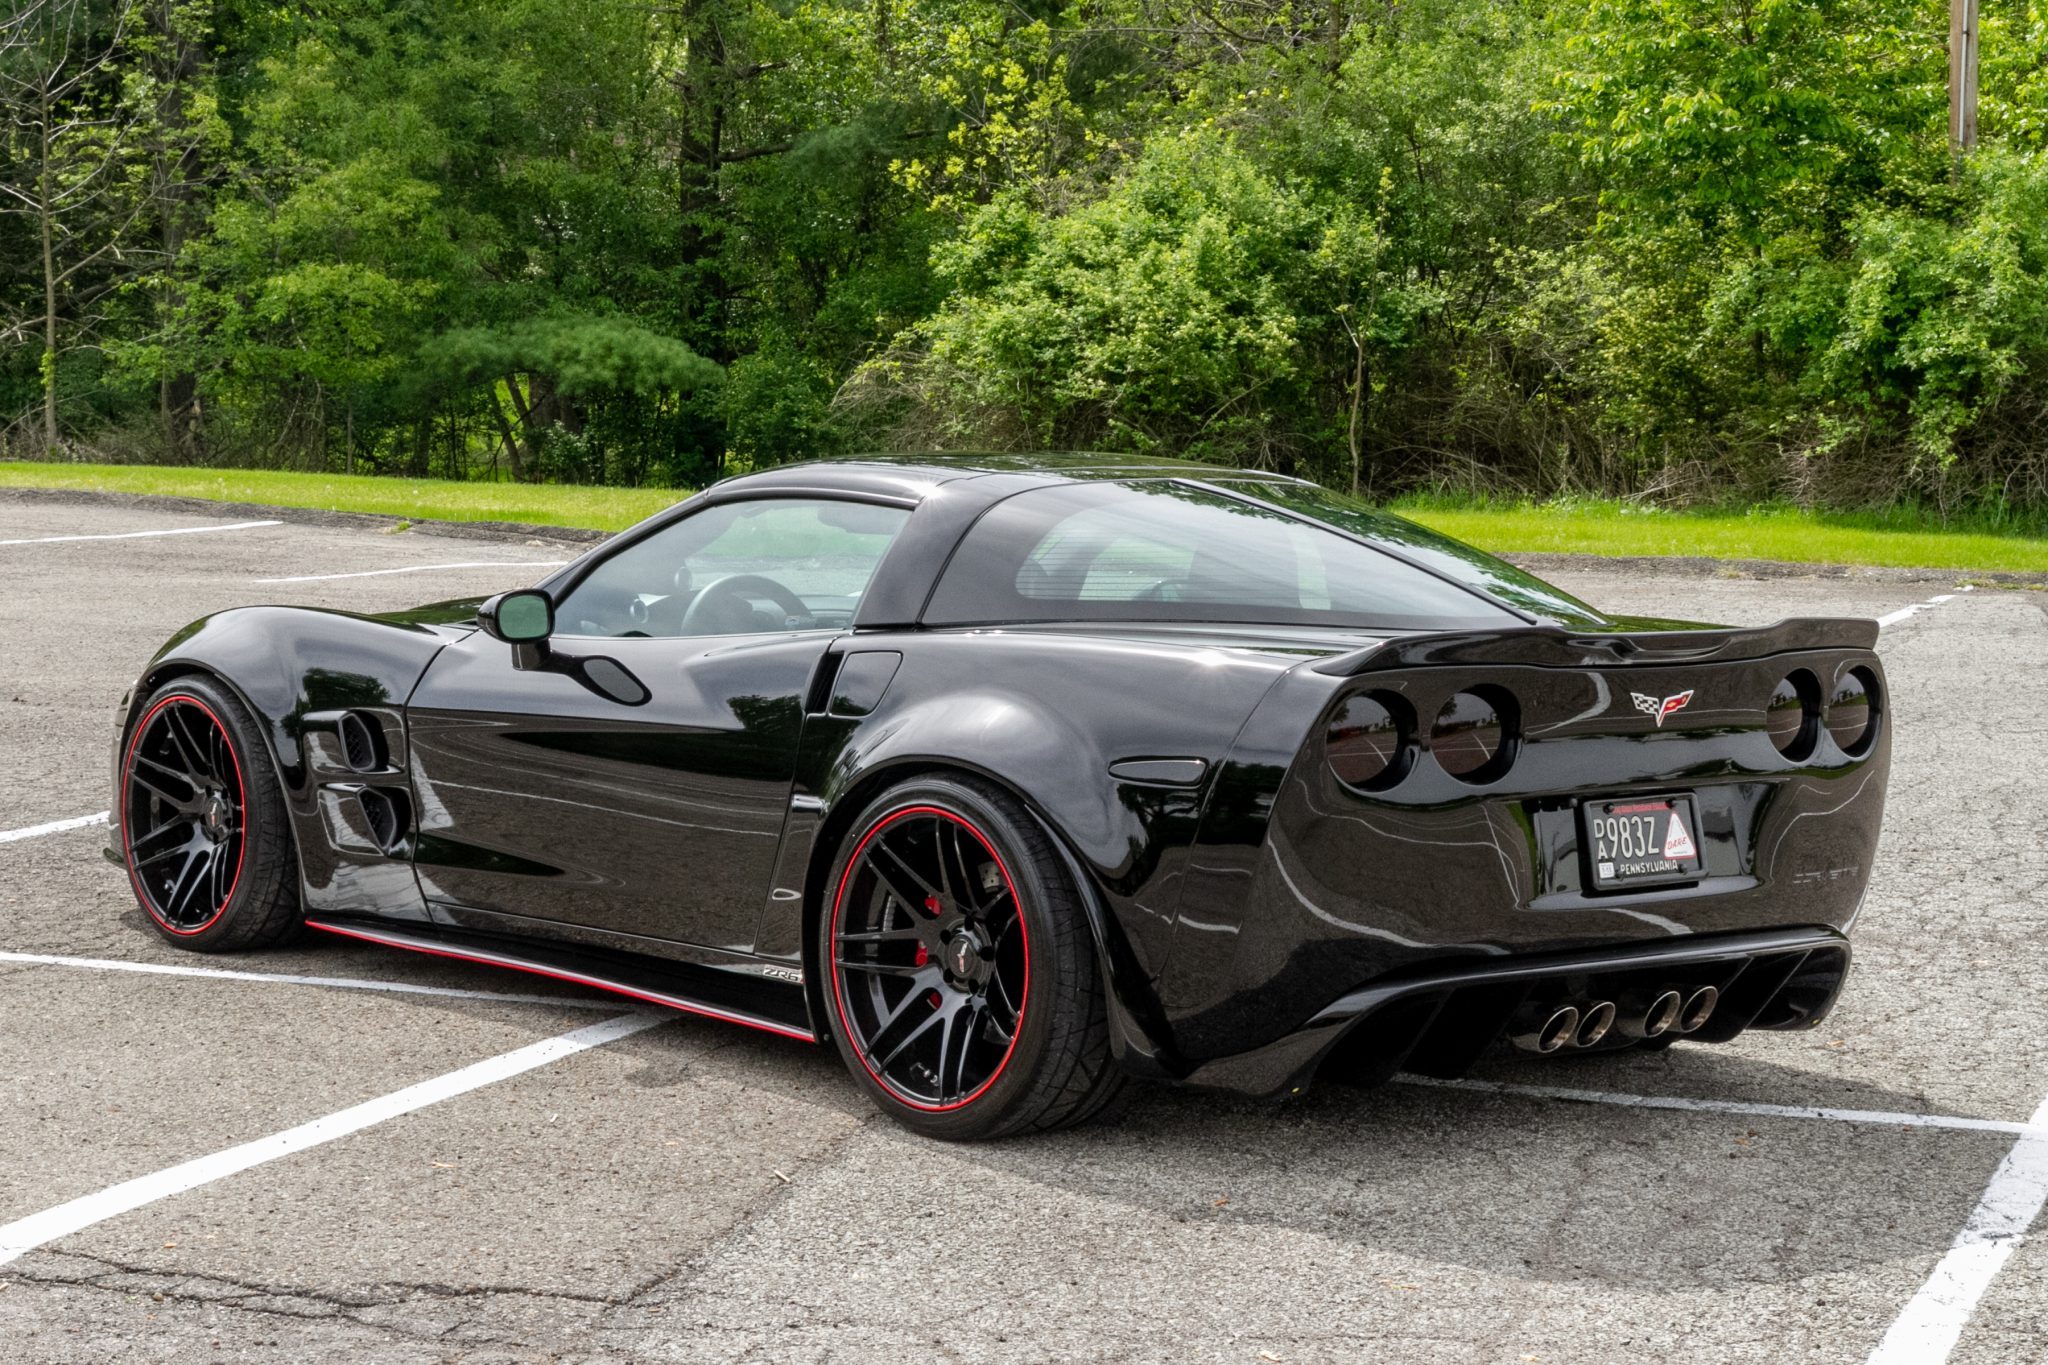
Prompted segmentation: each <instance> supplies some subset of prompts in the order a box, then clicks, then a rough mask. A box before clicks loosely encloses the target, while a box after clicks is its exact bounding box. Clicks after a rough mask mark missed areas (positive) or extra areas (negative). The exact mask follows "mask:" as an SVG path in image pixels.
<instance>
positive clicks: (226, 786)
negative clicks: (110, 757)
mask: <svg viewBox="0 0 2048 1365" xmlns="http://www.w3.org/2000/svg"><path fill="white" fill-rule="evenodd" d="M253 731H254V726H253V723H252V722H251V721H250V720H249V719H248V715H247V712H246V711H244V710H243V709H242V707H241V705H240V703H239V702H237V701H236V700H235V699H234V698H233V697H230V696H228V695H226V694H225V693H224V692H223V690H222V689H221V688H219V687H218V686H217V685H213V684H210V683H208V682H207V681H205V680H203V679H196V678H194V679H181V680H179V681H178V682H176V683H173V684H170V685H167V686H166V687H164V688H162V689H159V690H158V692H156V693H155V694H154V695H152V696H151V697H150V698H149V700H148V702H147V703H146V704H145V705H144V707H143V708H142V711H141V714H140V717H139V718H138V719H137V721H136V722H135V725H134V727H133V728H132V729H131V730H130V731H129V735H128V741H127V744H126V745H125V746H124V748H123V750H122V758H121V784H120V800H121V809H120V812H119V814H120V838H121V849H122V853H123V856H124V859H125V861H126V863H127V867H128V876H129V881H130V883H131V884H132V886H133V887H134V891H135V898H136V900H137V902H138V903H139V904H140V905H141V906H142V908H143V910H144V911H145V912H147V914H148V915H149V918H150V921H151V923H153V924H154V925H155V926H156V928H157V929H158V931H159V932H161V933H162V934H163V935H164V936H165V937H166V938H168V939H170V940H171V941H173V942H175V943H178V944H180V945H181V946H184V947H189V948H196V949H201V950H219V949H225V948H241V947H249V946H253V945H255V944H258V943H272V942H277V941H279V940H280V939H282V938H283V937H285V936H286V935H287V934H289V932H290V931H291V930H292V929H293V928H295V927H296V925H297V918H298V916H297V912H298V898H297V894H296V892H297V888H296V883H295V881H294V880H293V879H291V878H290V877H289V876H288V875H287V873H288V871H289V866H288V864H289V861H290V860H289V858H288V857H287V856H286V855H287V854H288V853H289V849H290V832H289V828H288V826H287V824H286V820H285V816H284V811H283V800H282V796H281V794H280V792H279V789H278V785H277V778H276V775H275V773H274V772H273V771H272V769H271V767H270V763H269V756H268V754H267V753H266V752H264V751H263V750H262V749H261V748H260V742H259V743H258V744H255V745H252V744H251V742H250V736H252V735H253ZM238 732H239V733H238ZM252 755H253V756H254V758H255V760H256V761H255V762H253V763H252V762H251V757H252Z"/></svg>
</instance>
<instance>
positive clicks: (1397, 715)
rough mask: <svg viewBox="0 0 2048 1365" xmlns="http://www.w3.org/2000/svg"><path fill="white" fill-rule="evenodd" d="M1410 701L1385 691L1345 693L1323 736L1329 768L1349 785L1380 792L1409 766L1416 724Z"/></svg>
mask: <svg viewBox="0 0 2048 1365" xmlns="http://www.w3.org/2000/svg"><path fill="white" fill-rule="evenodd" d="M1411 715H1412V713H1411V712H1410V711H1409V709H1408V703H1406V702H1404V701H1402V700H1401V699H1400V698H1399V697H1396V696H1393V695H1392V694H1390V693H1386V692H1366V693H1363V694H1361V695H1359V696H1356V697H1351V698H1348V699H1347V700H1346V701H1345V703H1344V705H1343V706H1342V707H1341V708H1340V709H1339V710H1338V712H1337V714H1336V716H1335V718H1334V719H1332V720H1331V721H1330V729H1329V732H1328V734H1326V735H1325V736H1324V738H1323V747H1324V751H1325V752H1326V753H1327V754H1328V755H1329V759H1330V771H1331V772H1333V773H1335V774H1336V775H1337V780H1338V781H1339V782H1342V783H1344V784H1345V785H1346V786H1348V787H1357V788H1360V789H1361V790H1364V791H1380V790H1383V789H1385V788H1387V787H1391V786H1393V785H1394V784H1395V783H1396V782H1399V781H1400V780H1401V778H1402V776H1403V775H1404V774H1405V773H1406V772H1407V771H1408V754H1409V751H1410V741H1411V740H1412V739H1413V738H1414V733H1415V727H1414V723H1413V721H1412V720H1411V719H1410V717H1411Z"/></svg>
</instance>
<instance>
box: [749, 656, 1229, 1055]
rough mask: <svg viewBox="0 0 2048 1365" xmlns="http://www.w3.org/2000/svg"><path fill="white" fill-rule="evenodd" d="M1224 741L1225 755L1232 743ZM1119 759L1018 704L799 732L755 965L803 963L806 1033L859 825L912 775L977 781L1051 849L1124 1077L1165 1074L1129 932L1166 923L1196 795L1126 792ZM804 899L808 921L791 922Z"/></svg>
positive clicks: (998, 701) (833, 721)
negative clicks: (828, 911)
mask: <svg viewBox="0 0 2048 1365" xmlns="http://www.w3.org/2000/svg"><path fill="white" fill-rule="evenodd" d="M1227 738H1228V736H1227V734H1226V735H1224V736H1223V741H1224V742H1227ZM1113 758H1114V756H1113V755H1111V754H1110V753H1108V752H1107V751H1106V750H1105V749H1104V748H1103V746H1102V744H1101V743H1100V742H1099V741H1098V740H1097V739H1096V738H1094V737H1093V736H1092V735H1091V734H1090V733H1089V731H1088V730H1087V728H1085V727H1082V726H1079V725H1076V724H1074V723H1073V722H1072V721H1071V720H1069V719H1068V718H1067V717H1065V716H1063V715H1061V714H1060V713H1058V712H1057V711H1055V710H1053V709H1052V708H1051V707H1048V706H1045V705H1043V704H1042V703H1039V702H1038V701H1036V700H1034V699H1033V698H1031V697H1029V696H1026V695H1024V694H1022V693H1019V692H1015V691H1009V690H1004V689H997V688H983V689H979V690H970V691H967V692H962V693H949V694H947V695H945V696H943V697H934V698H931V699H929V700H927V701H925V702H922V703H916V704H911V705H908V706H904V707H902V708H900V709H894V710H890V711H888V712H886V713H883V712H878V713H877V714H876V715H874V716H871V717H868V718H866V719H865V720H861V721H851V720H847V719H843V718H840V717H837V716H830V715H825V716H811V717H808V718H806V721H805V725H804V739H803V743H802V754H801V756H800V759H799V765H798V766H799V780H798V790H797V797H796V801H795V804H794V806H793V809H792V814H791V821H790V826H789V829H788V832H787V835H786V837H785V839H784V847H783V853H782V859H781V862H780V866H779V867H778V872H777V876H776V888H777V889H775V890H773V891H771V893H770V894H771V900H770V904H769V907H768V912H767V916H766V918H765V919H764V922H763V926H762V932H761V935H760V943H761V947H762V951H764V952H768V953H771V954H773V955H777V956H783V957H787V958H790V959H792V960H796V961H803V962H805V963H806V970H805V973H804V975H805V979H806V981H807V983H808V984H809V986H810V988H811V989H810V991H809V994H810V996H811V997H812V999H811V1005H812V1011H813V1016H814V1019H813V1021H814V1023H816V1022H819V1021H822V1020H825V1019H827V1018H828V1015H827V1012H826V1011H825V1010H824V1009H823V1006H822V1001H823V976H822V969H821V968H820V966H819V965H818V964H816V963H811V962H809V961H808V959H809V958H810V957H811V956H812V954H811V952H810V946H811V944H812V942H813V939H814V937H815V931H816V925H817V923H818V918H819V916H820V915H821V914H822V910H823V905H824V901H825V899H826V896H827V895H828V893H829V888H828V886H827V883H828V882H829V881H830V877H831V869H832V864H833V862H834V860H835V858H836V856H837V853H838V850H839V848H840V846H841V844H842V842H843V840H844V839H845V837H846V835H847V833H848V832H849V831H850V830H851V828H852V824H853V821H854V819H855V818H856V817H857V816H858V815H859V813H860V811H861V810H862V809H863V808H864V807H865V806H866V805H867V804H868V803H869V802H870V801H872V800H873V798H874V797H875V796H876V795H877V794H879V793H880V792H881V791H882V790H883V789H885V788H887V787H888V786H890V785H893V784H894V783H896V782H899V781H902V780H904V779H906V778H910V777H915V776H917V775H918V774H920V773H935V772H948V773H954V774H962V773H965V774H972V775H976V776H979V777H982V778H985V779H987V780H989V781H991V782H994V783H996V784H997V785H999V786H1001V787H1003V788H1004V789H1005V790H1007V791H1009V792H1010V793H1011V794H1012V795H1013V796H1015V797H1016V798H1017V799H1018V800H1019V801H1020V802H1021V803H1022V804H1023V805H1024V807H1025V808H1026V810H1027V811H1028V812H1029V814H1030V815H1031V817H1032V818H1033V819H1034V820H1036V821H1037V822H1038V824H1039V826H1040V827H1041V828H1042V829H1043V830H1044V831H1045V832H1046V834H1047V836H1048V837H1049V838H1050V839H1051V840H1052V842H1053V845H1054V847H1055V848H1056V849H1058V851H1059V854H1060V857H1061V858H1062V860H1063V861H1064V862H1066V864H1067V867H1068V871H1069V875H1070V876H1071V877H1072V879H1073V882H1074V885H1075V886H1076V887H1078V888H1079V889H1080V892H1081V897H1082V904H1083V906H1084V908H1085V911H1086V913H1087V916H1088V927H1089V931H1090V934H1091V936H1092V937H1093V939H1094V942H1095V948H1096V954H1097V960H1098V962H1099V963H1100V965H1101V968H1102V971H1103V975H1104V980H1105V982H1106V983H1107V985H1108V992H1107V994H1108V997H1109V1002H1108V1009H1109V1017H1110V1031H1111V1043H1112V1046H1113V1048H1114V1049H1115V1054H1116V1057H1117V1060H1118V1062H1119V1064H1120V1065H1122V1066H1124V1067H1125V1068H1126V1069H1127V1070H1130V1071H1132V1072H1135V1073H1138V1074H1155V1075H1164V1074H1171V1073H1172V1072H1173V1071H1175V1070H1176V1069H1177V1068H1176V1067H1175V1066H1174V1064H1173V1063H1171V1061H1170V1060H1169V1058H1170V1056H1171V1048H1170V1044H1169V1042H1168V1036H1167V1033H1166V1031H1165V1028H1164V1025H1163V1023H1162V1021H1161V1017H1160V1013H1159V1009H1158V1005H1157V1002H1156V999H1155V996H1154V993H1153V989H1152V981H1151V972H1150V971H1149V970H1148V968H1147V966H1146V964H1145V960H1144V950H1145V945H1144V944H1143V943H1142V942H1141V941H1139V940H1137V939H1136V938H1135V937H1134V935H1133V933H1132V932H1131V930H1132V927H1133V924H1134V922H1136V923H1137V924H1139V925H1142V924H1144V923H1147V922H1150V923H1154V924H1161V925H1163V924H1164V923H1166V922H1167V920H1168V919H1169V918H1170V910H1171V898H1172V896H1173V895H1174V894H1177V890H1178V882H1177V880H1176V879H1175V878H1174V877H1173V876H1171V875H1168V869H1170V867H1171V866H1173V865H1177V855H1178V854H1179V853H1181V852H1184V850H1185V848H1186V846H1187V845H1188V844H1189V843H1190V842H1191V841H1192V839H1193V834H1194V828H1195V823H1196V820H1197V818H1198V815H1199V811H1200V802H1201V794H1202V790H1203V789H1202V787H1201V786H1199V785H1196V786H1175V787H1168V786H1161V785H1156V784H1146V783H1130V782H1120V781H1118V780H1117V779H1116V778H1114V777H1112V776H1111V775H1110V773H1109V771H1108V769H1109V765H1110V763H1111V762H1112V761H1113ZM799 891H800V893H801V904H802V906H803V914H802V916H801V917H800V918H799V917H798V916H796V915H793V914H791V913H790V911H791V910H793V909H794V908H795V904H796V903H797V901H798V899H799V894H798V893H799Z"/></svg>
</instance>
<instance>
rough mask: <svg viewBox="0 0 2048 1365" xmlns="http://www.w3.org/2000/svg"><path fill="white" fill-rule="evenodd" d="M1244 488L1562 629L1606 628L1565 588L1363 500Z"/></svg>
mask: <svg viewBox="0 0 2048 1365" xmlns="http://www.w3.org/2000/svg"><path fill="white" fill-rule="evenodd" d="M1242 486H1243V488H1244V490H1245V492H1247V493H1248V494H1250V495H1251V496H1253V497H1258V498H1263V499H1265V500H1266V501H1268V502H1274V503H1278V504H1280V505H1281V506H1282V507H1285V508H1287V509H1289V510H1290V511H1298V512H1300V513H1302V514H1303V515H1305V516H1311V517H1314V518H1315V519H1316V520H1318V521H1327V522H1329V523H1330V524H1331V525H1332V526H1336V527H1340V528H1342V529H1343V530H1346V531H1350V532H1351V533H1352V534H1354V535H1360V536H1364V537H1365V538H1366V539H1368V540H1371V541H1375V542H1377V543H1379V544H1382V545H1386V546H1389V547H1390V548H1392V549H1395V550H1398V551H1399V552H1400V553H1402V554H1404V555H1406V556H1408V557H1409V558H1410V559H1415V560H1419V561H1421V562H1422V563H1424V564H1427V565H1428V566H1429V567H1430V568H1432V569H1435V570H1436V571H1437V572H1438V573H1442V574H1447V575H1449V576H1450V577H1452V578H1455V579H1458V580H1459V581H1460V582H1464V583H1470V584H1471V585H1472V586H1474V587H1476V588H1478V589H1480V590H1481V591H1483V592H1485V593H1487V594H1489V595H1491V596H1493V597H1496V598H1499V599H1500V600H1501V601H1503V602H1506V603H1508V604H1509V605H1511V606H1516V607H1520V608H1521V609H1522V610H1524V611H1527V612H1530V613H1533V614H1534V615H1537V616H1542V617H1545V618H1547V619H1549V620H1552V621H1556V622H1558V623H1559V624H1560V625H1568V626H1577V627H1585V628H1593V629H1597V628H1599V627H1602V626H1605V625H1608V624H1609V620H1608V618H1607V617H1606V616H1604V615H1602V614H1601V613H1600V612H1598V611H1595V610H1594V609H1593V608H1592V607H1589V606H1587V605H1586V604H1585V603H1584V602H1581V601H1580V600H1579V599H1578V598H1576V597H1574V596H1572V595H1571V594H1570V593H1568V592H1566V591H1565V590H1564V589H1562V588H1557V587H1553V586H1551V585H1550V584H1548V583H1546V582H1544V581H1543V580H1542V579H1540V578H1538V577H1536V575H1534V574H1532V573H1529V572H1527V571H1525V570H1522V569H1518V568H1516V567H1515V566H1514V565H1512V564H1510V563H1508V562H1507V561H1506V560H1504V559H1496V558H1495V557H1494V556H1492V555H1490V554H1488V553H1486V551H1484V550H1480V549H1476V548H1474V547H1473V546H1470V545H1467V544H1465V543H1464V542H1463V541H1460V540H1453V539H1451V538H1450V537H1449V536H1446V535H1440V534H1438V533H1437V532H1435V531H1432V530H1430V529H1429V528H1428V527H1426V526H1418V525H1416V524H1415V523H1414V522H1412V521H1409V520H1407V519H1406V518H1404V517H1397V516H1394V515H1392V514H1391V513H1388V512H1382V511H1380V510H1378V509H1377V508H1375V507H1373V506H1372V505H1371V504H1369V503H1367V502H1365V501H1363V500H1362V499H1359V498H1353V497H1350V496H1348V495H1346V494H1343V493H1337V492H1333V491H1332V490H1330V489H1327V488H1319V487H1316V486H1315V485H1312V484H1298V483H1284V484H1283V483H1275V482H1269V481H1268V482H1256V483H1254V482H1247V483H1245V484H1244V485H1242Z"/></svg>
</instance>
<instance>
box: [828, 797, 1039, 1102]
mask: <svg viewBox="0 0 2048 1365" xmlns="http://www.w3.org/2000/svg"><path fill="white" fill-rule="evenodd" d="M912 815H936V816H938V817H940V818H941V819H945V820H951V821H952V822H953V823H954V824H956V825H958V826H960V827H961V828H962V829H964V830H966V831H967V832H968V833H969V834H971V835H973V836H974V841H975V842H976V843H978V844H980V845H981V846H982V848H983V849H985V850H986V851H987V852H988V856H989V858H990V859H991V860H992V861H993V862H994V863H995V865H996V870H997V871H998V872H1000V873H1002V874H1003V885H1004V886H1005V887H1007V888H1008V889H1009V892H1010V903H1011V904H1013V905H1015V906H1016V907H1017V933H1018V934H1019V936H1020V937H1021V939H1022V942H1023V945H1024V988H1023V991H1022V993H1021V998H1020V999H1019V1000H1018V1001H1017V1025H1016V1029H1015V1031H1014V1032H1013V1033H1011V1035H1010V1045H1009V1047H1007V1048H1005V1049H1004V1050H1003V1059H1002V1060H1001V1061H999V1062H997V1063H996V1069H995V1070H994V1071H991V1072H989V1073H988V1079H987V1080H985V1081H983V1082H982V1083H981V1084H980V1085H978V1086H976V1087H974V1090H973V1091H972V1092H971V1093H969V1094H967V1095H965V1096H962V1097H961V1098H960V1099H957V1100H955V1101H953V1102H952V1103H951V1104H926V1103H924V1102H923V1101H922V1100H914V1099H911V1098H910V1097H909V1096H908V1095H905V1094H903V1093H902V1092H901V1091H900V1090H898V1089H897V1088H896V1087H895V1086H893V1085H891V1084H889V1082H888V1080H887V1078H885V1077H884V1076H883V1075H882V1074H881V1073H880V1072H879V1071H876V1070H875V1068H874V1065H873V1064H872V1063H871V1062H869V1060H868V1056H867V1053H866V1052H864V1051H863V1050H862V1049H861V1047H860V1045H859V1044H857V1043H855V1042H854V1038H855V1036H856V1035H855V1034H854V1031H853V1023H852V1021H851V1020H850V1019H848V1018H847V1014H846V991H845V988H844V987H843V985H842V984H841V982H840V979H839V978H840V972H839V968H838V965H837V958H838V956H839V954H838V951H837V949H836V947H834V945H836V944H837V943H838V942H839V911H840V909H841V907H842V906H843V905H844V904H845V902H846V888H847V884H848V883H849V882H851V881H852V880H853V873H854V869H856V868H857V867H859V866H860V855H861V854H862V853H863V852H865V851H866V849H867V846H868V844H869V843H870V842H871V841H872V840H873V839H874V837H875V836H876V835H877V834H880V833H881V832H882V831H883V830H885V829H887V828H888V827H889V826H891V825H893V824H895V823H896V822H897V821H898V820H902V819H906V818H907V817H909V816H912ZM825 944H826V947H827V948H828V949H831V950H832V951H831V952H830V953H829V954H828V956H830V957H831V958H832V959H834V960H833V961H832V962H831V963H828V964H826V965H827V967H828V971H827V975H828V976H830V978H831V980H832V1008H833V1010H834V1012H835V1013H836V1014H837V1015H838V1018H839V1027H840V1030H841V1036H842V1037H844V1038H845V1039H846V1041H847V1043H848V1045H849V1046H850V1047H851V1048H852V1051H853V1055H854V1056H855V1057H857V1058H859V1059H860V1065H861V1069H862V1070H863V1071H865V1072H867V1073H868V1075H870V1076H872V1077H874V1080H875V1084H877V1085H879V1086H881V1087H882V1089H883V1090H884V1091H886V1092H887V1093H888V1096H889V1098H890V1099H892V1100H894V1101H895V1102H896V1103H898V1104H900V1105H903V1106H905V1107H906V1108H910V1109H916V1110H919V1111H921V1112H923V1113H926V1114H946V1113H951V1112H952V1111H953V1110H955V1109H961V1108H965V1107H966V1106H967V1105H970V1104H972V1103H974V1102H975V1101H976V1100H978V1099H980V1098H981V1097H982V1096H983V1095H984V1094H986V1093H987V1092H988V1088H989V1087H990V1086H992V1085H994V1084H995V1083H996V1080H997V1079H998V1078H999V1077H1000V1076H1001V1075H1002V1074H1003V1072H1004V1070H1005V1069H1006V1068H1008V1066H1009V1065H1010V1058H1011V1057H1012V1056H1014V1055H1015V1054H1016V1051H1017V1044H1018V1042H1019V1041H1021V1040H1022V1039H1023V1037H1024V1011H1025V1010H1026V1009H1028V1008H1029V1007H1030V1003H1031V928H1030V926H1029V925H1027V924H1026V923H1025V922H1024V898H1023V897H1022V896H1020V895H1018V894H1017V883H1016V882H1014V881H1012V880H1011V879H1010V867H1009V864H1008V863H1005V862H1004V861H1003V857H1002V855H1001V854H1000V853H997V852H996V847H995V845H994V844H992V843H990V842H989V840H988V837H987V836H986V835H984V834H983V833H982V832H981V831H980V830H979V829H977V828H975V825H974V822H973V821H972V820H969V819H967V818H966V817H964V816H960V815H955V814H954V813H953V812H952V811H949V810H942V809H940V808H939V807H937V806H905V807H904V808H903V809H902V810H899V811H891V812H890V813H889V814H888V815H887V816H885V817H883V818H882V819H881V820H879V821H877V822H876V823H875V825H874V826H873V827H872V828H871V829H869V830H868V832H867V833H866V834H863V835H862V836H861V839H860V842H859V843H858V844H855V845H854V847H853V853H852V855H851V856H850V857H848V858H847V860H846V871H845V872H843V873H841V874H840V877H839V886H838V888H837V889H836V890H835V891H834V892H833V893H832V924H831V927H830V929H829V930H828V931H827V932H826V936H825ZM939 1093H941V1094H944V1093H945V1087H944V1086H943V1085H941V1086H940V1089H939Z"/></svg>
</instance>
